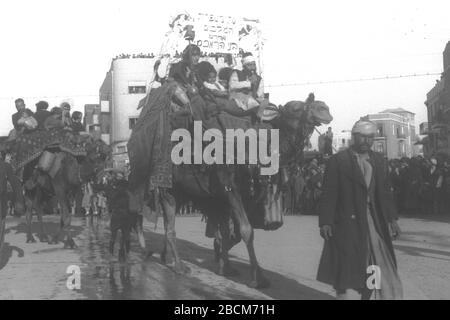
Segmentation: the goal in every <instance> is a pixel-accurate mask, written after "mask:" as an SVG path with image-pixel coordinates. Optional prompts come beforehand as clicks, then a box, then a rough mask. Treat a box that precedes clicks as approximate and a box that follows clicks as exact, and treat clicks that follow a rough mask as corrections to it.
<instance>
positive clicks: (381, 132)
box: [377, 123, 384, 137]
mask: <svg viewBox="0 0 450 320" xmlns="http://www.w3.org/2000/svg"><path fill="white" fill-rule="evenodd" d="M377 133H378V136H379V137H384V131H383V125H382V124H381V123H379V124H377Z"/></svg>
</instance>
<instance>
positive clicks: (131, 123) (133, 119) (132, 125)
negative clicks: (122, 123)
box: [128, 118, 138, 130]
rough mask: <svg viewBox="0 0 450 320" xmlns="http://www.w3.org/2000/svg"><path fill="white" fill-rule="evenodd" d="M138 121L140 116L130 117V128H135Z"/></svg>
mask: <svg viewBox="0 0 450 320" xmlns="http://www.w3.org/2000/svg"><path fill="white" fill-rule="evenodd" d="M137 121H138V118H130V119H128V124H129V128H130V130H133V128H134V126H135V125H136V122H137Z"/></svg>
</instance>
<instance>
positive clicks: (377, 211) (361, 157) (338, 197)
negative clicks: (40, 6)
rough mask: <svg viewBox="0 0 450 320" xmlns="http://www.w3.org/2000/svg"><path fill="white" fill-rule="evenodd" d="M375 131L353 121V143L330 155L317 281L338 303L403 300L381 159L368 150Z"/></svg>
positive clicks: (321, 210)
mask: <svg viewBox="0 0 450 320" xmlns="http://www.w3.org/2000/svg"><path fill="white" fill-rule="evenodd" d="M376 132H377V127H376V125H375V124H374V123H373V122H370V121H366V120H359V121H358V122H356V123H355V125H354V127H353V129H352V137H353V145H352V146H351V147H350V148H349V149H347V150H343V151H340V152H339V153H337V154H335V155H333V156H332V157H331V158H330V159H329V162H328V164H327V168H326V172H325V178H324V187H323V192H324V193H323V195H322V198H321V201H320V203H319V208H318V211H319V227H320V234H321V236H322V237H323V238H324V239H325V244H324V248H323V252H322V257H321V260H320V265H319V270H318V274H317V280H318V281H321V282H324V283H327V284H330V285H332V286H333V287H334V289H335V290H336V294H337V298H338V299H402V298H403V290H402V284H401V281H400V278H399V277H398V274H397V263H396V259H395V254H394V249H393V246H392V238H395V237H396V236H397V235H398V234H399V233H400V229H399V227H398V225H397V222H396V219H397V212H396V209H395V205H394V202H393V197H392V194H391V191H390V188H389V186H388V185H389V184H388V180H387V172H386V166H385V165H384V159H383V156H382V155H381V154H379V153H376V152H373V151H371V147H372V144H373V140H374V137H375V134H376Z"/></svg>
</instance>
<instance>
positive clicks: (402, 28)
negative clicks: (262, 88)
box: [0, 0, 450, 135]
mask: <svg viewBox="0 0 450 320" xmlns="http://www.w3.org/2000/svg"><path fill="white" fill-rule="evenodd" d="M449 9H450V1H448V0H447V1H446V0H443V1H433V0H429V1H401V0H396V1H392V0H391V1H385V0H378V1H370V2H369V1H345V0H341V1H320V0H319V1H284V0H277V1H264V2H263V1H258V2H257V1H249V0H248V1H242V0H239V1H235V0H227V1H215V2H213V1H210V0H209V1H194V0H191V1H186V0H185V1H178V0H171V1H167V2H163V1H158V2H154V1H148V0H147V1H143V0H127V1H123V0H122V1H116V0H110V1H98V0H90V1H86V0H73V1H72V0H40V1H24V0H15V1H1V4H0V41H1V42H2V46H1V48H2V50H0V108H1V109H0V110H1V114H2V116H1V117H0V135H6V134H8V132H9V130H10V129H12V124H11V115H12V114H13V113H14V112H15V107H14V100H15V99H16V98H18V97H23V98H24V99H25V103H26V104H27V107H29V108H30V109H32V110H34V109H35V107H34V104H35V103H36V102H37V101H39V100H42V99H43V100H47V101H48V102H49V103H50V105H51V106H53V105H59V103H60V102H62V101H69V102H71V103H72V104H73V109H74V110H79V111H83V107H84V104H86V103H98V91H99V88H100V85H101V84H102V81H103V79H104V77H105V74H106V72H107V71H108V70H109V66H110V63H111V58H113V57H114V56H116V55H118V54H121V53H130V54H133V53H140V52H145V53H147V52H154V53H157V52H158V49H159V48H160V46H161V42H162V40H163V37H164V34H165V33H166V32H167V30H168V23H169V19H170V17H171V16H173V15H174V14H176V13H178V12H180V11H181V12H182V11H185V10H186V11H188V12H195V11H200V12H206V13H212V14H223V15H232V16H233V15H234V16H241V17H248V18H256V19H259V20H260V21H261V24H262V29H263V36H264V38H265V46H264V79H265V84H266V85H280V84H291V83H297V84H301V85H299V86H289V87H287V86H285V87H269V88H267V89H266V92H269V93H270V97H271V100H272V101H273V102H274V103H276V104H285V103H286V102H288V101H290V100H304V99H306V97H307V96H308V93H309V92H314V94H315V96H316V99H317V100H322V101H325V102H326V103H327V105H328V106H329V107H330V110H331V113H332V115H333V117H334V121H333V122H332V123H331V126H332V127H333V131H334V132H338V131H341V130H348V129H351V127H352V125H353V123H354V122H355V121H357V120H358V119H359V117H361V116H363V115H366V114H368V113H376V112H379V111H382V110H384V109H386V108H397V107H402V108H405V109H407V110H409V111H411V112H414V113H416V124H417V125H419V123H421V122H424V121H426V107H425V105H424V101H425V100H426V94H427V92H428V91H429V90H430V89H431V88H432V87H433V86H434V84H435V82H436V80H437V79H439V78H440V76H439V75H433V76H424V77H410V78H402V79H389V80H374V81H362V82H349V83H334V84H332V83H328V84H314V85H305V83H308V82H313V83H314V82H321V81H333V80H350V79H361V78H373V77H380V76H396V75H407V74H420V73H440V72H442V71H443V70H442V69H443V66H442V63H443V61H442V52H443V50H444V47H445V45H446V43H447V41H449V40H450V19H449V18H448V12H449ZM325 129H326V128H325V127H323V128H320V131H322V132H324V131H325Z"/></svg>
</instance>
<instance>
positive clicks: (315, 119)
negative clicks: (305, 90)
mask: <svg viewBox="0 0 450 320" xmlns="http://www.w3.org/2000/svg"><path fill="white" fill-rule="evenodd" d="M281 114H282V117H283V118H284V120H285V121H286V122H287V124H288V126H289V127H291V128H293V129H298V128H300V126H302V125H308V126H312V127H316V126H320V125H322V124H329V123H330V122H331V121H332V120H333V117H332V116H331V114H330V108H329V107H328V106H327V105H326V104H325V102H323V101H316V100H315V98H314V94H312V93H311V94H310V95H309V97H308V99H306V101H305V102H303V101H289V102H288V103H286V104H285V105H284V107H281Z"/></svg>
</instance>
